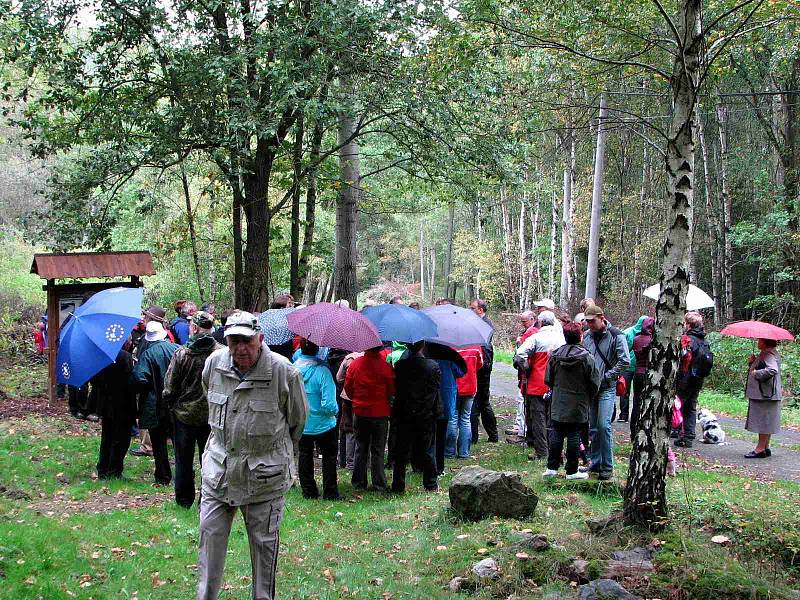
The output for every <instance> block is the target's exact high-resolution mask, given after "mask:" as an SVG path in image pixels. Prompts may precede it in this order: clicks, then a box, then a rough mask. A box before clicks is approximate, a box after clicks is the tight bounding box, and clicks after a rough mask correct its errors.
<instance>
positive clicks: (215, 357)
mask: <svg viewBox="0 0 800 600" xmlns="http://www.w3.org/2000/svg"><path fill="white" fill-rule="evenodd" d="M203 387H204V388H205V390H206V393H207V396H208V423H209V425H211V435H210V436H209V438H208V442H207V443H206V449H205V452H204V453H203V469H202V473H203V493H204V494H206V493H208V494H210V495H211V496H213V497H215V498H218V499H219V500H222V501H223V502H226V503H228V504H230V505H232V506H240V505H242V504H254V503H256V502H265V501H267V500H271V499H273V498H276V497H278V496H281V495H283V494H284V493H286V491H287V490H288V489H289V488H290V487H291V484H292V480H293V478H294V475H295V467H294V448H295V446H296V444H297V442H298V441H299V440H300V436H301V435H302V434H303V425H304V424H305V422H306V413H307V410H308V405H307V402H306V394H305V390H304V389H303V378H302V377H301V376H300V372H299V371H298V370H297V369H295V368H294V367H293V366H292V365H291V363H289V361H288V360H286V359H285V358H284V357H282V356H279V355H278V354H275V353H273V352H271V351H270V350H269V348H267V345H266V344H262V346H261V356H260V358H259V359H258V362H257V363H256V365H255V366H254V367H253V368H252V369H251V370H250V371H249V372H248V373H247V374H246V375H245V376H244V379H240V378H239V375H238V374H237V373H236V371H235V370H234V369H233V364H232V362H231V354H230V351H229V350H228V348H222V349H220V350H217V351H216V352H214V353H213V354H212V355H211V356H209V357H208V360H206V364H205V367H204V368H203Z"/></svg>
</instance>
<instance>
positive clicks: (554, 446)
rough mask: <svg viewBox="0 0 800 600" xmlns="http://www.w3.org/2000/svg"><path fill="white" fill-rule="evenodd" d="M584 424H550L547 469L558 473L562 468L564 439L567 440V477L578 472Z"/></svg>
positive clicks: (557, 422) (555, 422) (554, 422)
mask: <svg viewBox="0 0 800 600" xmlns="http://www.w3.org/2000/svg"><path fill="white" fill-rule="evenodd" d="M583 427H584V423H560V422H559V421H551V422H550V446H549V448H548V452H547V468H548V469H552V470H553V471H558V468H559V467H560V466H561V451H562V449H563V448H564V438H566V440H567V465H566V469H567V475H572V474H573V473H577V472H578V455H579V454H580V449H581V430H582V429H583Z"/></svg>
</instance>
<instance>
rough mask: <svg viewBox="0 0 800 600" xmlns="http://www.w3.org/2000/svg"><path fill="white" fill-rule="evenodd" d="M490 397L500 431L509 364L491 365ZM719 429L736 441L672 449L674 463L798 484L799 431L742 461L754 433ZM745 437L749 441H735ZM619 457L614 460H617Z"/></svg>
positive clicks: (508, 411) (511, 373)
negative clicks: (762, 453) (759, 455)
mask: <svg viewBox="0 0 800 600" xmlns="http://www.w3.org/2000/svg"><path fill="white" fill-rule="evenodd" d="M491 389H492V396H495V397H496V400H495V407H496V412H497V416H498V419H499V420H500V421H502V428H501V431H502V429H505V428H506V427H508V426H509V425H510V424H511V422H512V421H513V419H514V415H515V414H516V402H515V398H516V395H517V373H516V371H515V370H514V368H513V367H512V366H511V365H507V364H504V363H495V364H494V370H493V371H492V388H491ZM719 421H720V424H721V425H722V428H723V429H724V430H726V431H736V432H737V438H733V437H731V436H728V438H727V440H726V442H725V443H724V444H718V445H711V444H702V443H696V444H695V446H694V448H692V449H684V448H675V453H676V454H677V456H678V460H679V461H680V460H685V461H687V462H689V463H704V464H705V465H707V468H709V469H712V470H715V471H720V472H725V471H735V472H739V473H747V474H748V475H750V476H752V477H753V478H755V479H759V480H770V481H775V480H781V479H782V480H786V481H793V482H796V483H800V452H797V451H794V450H792V449H790V446H796V445H797V444H800V432H797V431H790V430H782V431H781V432H780V433H779V434H776V435H774V436H773V440H774V443H773V454H772V456H771V457H770V458H766V459H746V458H744V455H745V454H746V453H747V452H749V451H750V450H752V449H753V448H754V447H755V439H756V436H755V434H751V433H749V432H746V431H744V424H743V422H742V421H738V420H736V419H731V418H728V417H720V419H719ZM613 427H614V433H615V437H616V438H617V439H619V440H620V441H628V440H629V439H630V433H629V429H628V424H627V423H616V422H615V423H614V425H613ZM741 436H745V437H750V438H752V441H746V440H743V439H738V437H741ZM619 458H620V457H617V459H619Z"/></svg>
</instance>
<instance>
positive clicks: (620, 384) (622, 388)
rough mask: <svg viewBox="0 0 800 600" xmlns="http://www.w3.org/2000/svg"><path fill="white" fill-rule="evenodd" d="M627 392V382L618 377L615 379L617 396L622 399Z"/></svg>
mask: <svg viewBox="0 0 800 600" xmlns="http://www.w3.org/2000/svg"><path fill="white" fill-rule="evenodd" d="M627 392H628V382H627V381H626V380H625V378H624V377H623V376H622V375H620V376H619V379H617V396H619V397H620V398H622V397H623V396H625V394H626V393H627Z"/></svg>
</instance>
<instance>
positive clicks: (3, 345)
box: [0, 291, 43, 358]
mask: <svg viewBox="0 0 800 600" xmlns="http://www.w3.org/2000/svg"><path fill="white" fill-rule="evenodd" d="M42 312H43V308H42V307H41V306H37V305H35V304H29V303H28V302H25V300H23V298H22V297H21V296H20V295H19V294H17V293H15V292H6V291H0V356H3V357H5V358H15V357H21V356H33V355H34V354H35V353H36V350H35V348H34V345H33V328H34V326H35V325H36V322H37V321H38V320H39V317H40V316H41V315H42Z"/></svg>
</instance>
